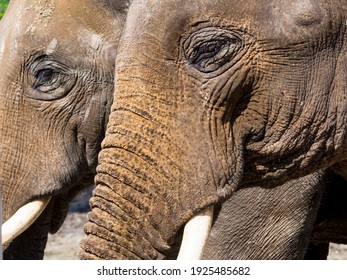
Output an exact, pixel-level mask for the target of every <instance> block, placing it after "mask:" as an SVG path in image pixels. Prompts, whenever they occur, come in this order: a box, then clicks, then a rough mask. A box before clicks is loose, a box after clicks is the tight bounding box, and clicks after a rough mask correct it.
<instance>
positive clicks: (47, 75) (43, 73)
mask: <svg viewBox="0 0 347 280" xmlns="http://www.w3.org/2000/svg"><path fill="white" fill-rule="evenodd" d="M54 74H55V73H54V71H53V70H52V69H43V70H40V71H38V72H37V75H36V82H35V84H34V88H35V89H38V88H40V87H42V86H44V85H45V84H47V83H49V82H50V81H51V80H52V78H53V76H54Z"/></svg>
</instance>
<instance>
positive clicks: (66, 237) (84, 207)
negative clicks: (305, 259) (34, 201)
mask: <svg viewBox="0 0 347 280" xmlns="http://www.w3.org/2000/svg"><path fill="white" fill-rule="evenodd" d="M90 195H91V188H90V189H88V190H86V191H84V192H82V193H81V194H80V195H79V196H78V197H77V198H76V199H75V200H74V201H73V202H72V203H71V206H70V212H69V214H68V216H67V218H66V220H65V223H64V224H63V226H62V227H61V228H60V230H59V231H58V232H57V233H56V234H54V235H49V237H48V243H47V247H46V250H45V259H46V260H76V259H78V257H77V253H78V251H79V248H80V247H79V242H80V240H81V239H82V238H84V237H85V234H84V231H83V225H84V224H85V223H86V221H87V212H88V209H89V205H88V200H89V197H90ZM329 259H330V260H347V245H340V244H331V245H330V254H329Z"/></svg>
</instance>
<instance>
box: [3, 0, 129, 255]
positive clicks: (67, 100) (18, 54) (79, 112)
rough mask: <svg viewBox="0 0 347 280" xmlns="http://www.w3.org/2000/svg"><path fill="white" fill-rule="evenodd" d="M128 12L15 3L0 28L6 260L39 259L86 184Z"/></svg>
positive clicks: (120, 7) (103, 5) (116, 5)
mask: <svg viewBox="0 0 347 280" xmlns="http://www.w3.org/2000/svg"><path fill="white" fill-rule="evenodd" d="M81 5H82V6H83V7H81ZM126 9H127V1H123V0H118V1H96V0H86V1H83V3H82V4H81V1H76V0H68V1H65V0H63V1H55V0H49V1H37V0H25V1H23V0H20V1H16V0H12V1H11V3H10V5H9V7H8V10H7V12H6V14H5V17H4V18H3V19H2V21H1V23H0V34H1V35H0V64H1V69H0V89H1V90H0V115H1V119H0V139H1V140H0V155H1V158H0V160H1V163H0V166H1V171H0V186H1V193H2V207H3V222H5V223H4V224H3V227H2V232H3V242H5V243H6V245H5V251H4V257H5V258H7V259H13V258H16V259H18V258H19V259H26V258H30V259H40V258H42V257H43V250H44V248H45V244H46V240H47V234H48V232H51V233H54V232H56V231H57V230H58V229H59V227H60V226H61V224H62V223H63V221H64V219H65V216H66V213H67V209H68V203H69V201H70V200H71V199H72V197H73V196H74V195H75V194H76V193H77V192H78V191H79V190H80V189H81V188H82V187H84V186H85V185H91V184H92V183H93V176H94V174H95V168H96V164H97V154H98V152H99V150H100V143H101V140H102V139H103V137H104V131H105V128H106V122H107V120H108V115H109V111H110V106H111V104H112V100H113V80H114V66H115V65H114V63H115V54H116V49H117V45H118V40H119V37H120V34H121V30H122V26H123V23H124V20H125V14H126ZM95 11H97V13H96V12H95ZM21 213H22V214H25V216H26V217H25V219H26V220H25V222H22V221H21V220H22V217H21ZM29 213H30V214H29ZM29 216H30V217H29ZM35 219H37V220H36V221H35ZM18 235H19V236H18Z"/></svg>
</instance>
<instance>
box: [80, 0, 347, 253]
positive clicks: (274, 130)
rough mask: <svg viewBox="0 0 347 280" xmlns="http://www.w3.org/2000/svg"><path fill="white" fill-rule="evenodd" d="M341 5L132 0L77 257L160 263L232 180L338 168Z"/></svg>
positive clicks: (346, 107) (342, 133)
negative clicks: (147, 260)
mask: <svg viewBox="0 0 347 280" xmlns="http://www.w3.org/2000/svg"><path fill="white" fill-rule="evenodd" d="M346 9H347V2H346V1H345V0H343V1H329V2H327V1H313V0H312V1H311V0H291V1H283V0H272V1H263V0H261V1H254V0H246V1H234V0H231V1H230V0H228V1H225V0H218V1H208V0H202V1H183V0H173V1H172V0H160V1H153V0H151V1H150V0H148V1H147V0H141V1H140V0H134V1H133V2H132V4H131V6H130V8H129V11H128V15H127V20H126V24H125V27H124V30H123V34H122V37H121V40H120V45H119V49H118V54H117V58H116V71H115V95H114V104H113V106H112V112H111V114H110V121H109V123H108V128H107V132H106V138H105V140H104V141H103V144H102V151H101V152H100V154H99V162H100V163H99V165H98V167H97V175H96V184H97V187H96V189H95V190H94V193H93V198H92V199H91V206H92V211H91V213H90V214H89V220H90V222H89V223H88V224H87V225H86V226H85V231H86V233H87V234H88V236H87V238H86V239H85V240H83V241H82V243H81V244H82V249H83V251H82V252H81V254H80V255H81V257H82V258H85V259H95V258H105V259H161V258H167V257H168V256H170V255H171V254H172V250H173V248H174V247H175V246H174V245H175V244H176V243H179V242H180V240H178V238H177V237H178V236H180V235H181V234H182V231H183V228H184V226H185V225H186V224H187V226H188V227H190V224H191V222H193V223H195V221H198V220H200V219H202V220H205V219H206V225H205V226H204V227H207V230H206V231H204V233H203V234H202V235H208V234H206V233H207V232H208V227H209V225H210V224H211V218H208V217H207V218H206V216H212V215H211V209H213V208H214V206H215V205H218V204H219V203H223V202H224V201H225V200H226V199H228V198H229V197H231V195H232V194H233V193H234V192H235V191H236V190H238V189H240V188H242V187H247V186H251V185H257V186H259V187H276V186H279V185H281V184H282V183H284V182H287V181H289V180H290V179H296V178H301V177H303V176H305V175H308V174H312V173H313V172H316V171H319V170H321V169H324V168H327V167H329V166H334V165H335V166H337V165H339V170H340V171H341V170H346V164H345V162H346V161H345V160H346V158H347V149H346V148H347V145H346V143H347V134H346V132H347V131H346V124H347V114H346V112H347V103H346V94H347V93H346V70H347V69H346V65H347V61H346V50H347V49H346V25H345V22H346V14H347V11H346ZM344 161H345V162H344ZM340 173H341V174H342V173H343V172H340ZM199 213H200V214H199ZM201 213H202V214H201ZM205 213H209V214H208V215H207V214H205ZM194 227H195V225H193V230H194V232H195V233H199V232H203V231H201V230H200V229H197V228H194ZM195 239H196V237H193V240H195ZM188 240H189V237H188ZM189 242H190V241H188V243H189ZM203 242H204V241H202V245H199V244H196V246H197V247H199V246H200V247H201V248H203V246H204V245H203ZM183 243H185V241H183ZM189 250H191V248H190V249H188V251H189ZM174 254H175V253H174ZM201 254H202V252H197V254H196V256H201Z"/></svg>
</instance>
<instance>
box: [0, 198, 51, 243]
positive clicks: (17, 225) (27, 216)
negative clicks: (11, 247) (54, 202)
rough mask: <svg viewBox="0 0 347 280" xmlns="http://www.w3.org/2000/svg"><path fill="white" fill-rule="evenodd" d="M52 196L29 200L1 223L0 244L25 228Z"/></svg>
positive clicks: (37, 215)
mask: <svg viewBox="0 0 347 280" xmlns="http://www.w3.org/2000/svg"><path fill="white" fill-rule="evenodd" d="M51 198H52V197H46V198H40V199H37V200H34V201H31V202H29V203H27V204H25V205H24V206H22V207H21V208H19V209H18V210H17V212H16V213H14V215H13V216H12V217H11V218H10V219H9V220H7V221H6V222H5V223H4V224H3V225H2V230H1V232H2V245H6V244H8V243H9V242H10V241H12V240H13V239H15V238H16V237H18V236H19V235H20V234H22V233H23V232H24V231H25V230H27V229H28V228H29V227H30V226H31V225H32V224H33V223H34V222H35V221H36V219H37V218H38V217H39V216H40V215H41V213H42V212H43V210H45V208H46V207H47V205H48V203H49V202H50V200H51Z"/></svg>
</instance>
